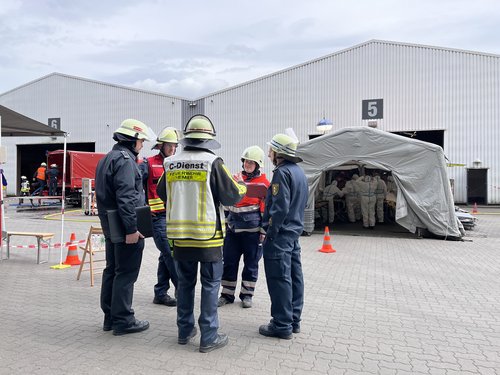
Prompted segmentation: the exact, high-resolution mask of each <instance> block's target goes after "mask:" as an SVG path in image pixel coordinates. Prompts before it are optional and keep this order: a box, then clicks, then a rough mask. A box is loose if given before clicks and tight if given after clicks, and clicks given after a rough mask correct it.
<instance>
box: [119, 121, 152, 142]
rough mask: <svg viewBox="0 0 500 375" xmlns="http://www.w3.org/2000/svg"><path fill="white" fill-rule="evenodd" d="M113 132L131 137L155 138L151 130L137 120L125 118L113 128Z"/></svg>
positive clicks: (146, 139)
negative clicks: (118, 125)
mask: <svg viewBox="0 0 500 375" xmlns="http://www.w3.org/2000/svg"><path fill="white" fill-rule="evenodd" d="M115 133H118V134H123V135H126V136H128V137H131V138H133V139H144V140H145V141H151V140H153V139H155V138H156V136H155V135H154V133H153V131H152V130H151V129H150V128H149V127H148V126H147V125H146V124H144V123H142V122H140V121H139V120H133V119H127V120H124V121H123V122H122V123H121V125H120V127H119V128H118V129H116V130H115Z"/></svg>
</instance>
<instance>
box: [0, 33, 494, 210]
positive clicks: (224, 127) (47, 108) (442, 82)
mask: <svg viewBox="0 0 500 375" xmlns="http://www.w3.org/2000/svg"><path fill="white" fill-rule="evenodd" d="M0 105H3V106H5V107H8V108H10V109H12V110H14V111H17V112H19V113H21V114H23V115H25V116H27V117H30V118H32V119H35V120H37V121H40V122H42V123H46V124H49V125H51V126H54V127H59V128H60V129H61V130H64V131H65V132H68V133H69V135H68V137H67V141H68V149H75V150H87V151H98V152H107V151H108V150H109V149H110V148H111V146H112V144H113V143H114V142H113V140H112V133H113V131H114V130H115V129H116V128H117V127H118V126H119V124H120V122H121V121H122V120H123V119H125V118H130V117H131V118H137V119H140V120H141V121H144V122H145V123H146V124H148V125H150V126H151V127H152V128H153V129H154V130H155V131H159V130H160V129H161V128H162V127H164V126H167V125H169V126H175V127H177V128H180V129H181V128H182V126H183V125H184V124H185V123H186V121H187V120H188V119H189V117H190V116H191V115H192V114H195V113H204V114H206V115H207V116H209V117H210V118H211V119H212V120H213V122H214V124H215V126H216V129H217V139H218V140H219V142H220V143H221V144H222V149H221V150H219V151H218V154H219V155H221V156H222V157H223V158H224V160H225V162H226V164H227V165H228V166H229V167H230V168H231V169H232V170H233V171H235V172H236V171H237V170H239V168H240V164H241V163H240V160H239V159H240V154H241V152H242V150H243V149H244V148H245V147H247V146H249V145H252V144H257V145H259V146H261V147H262V148H264V149H265V150H267V145H266V142H267V141H268V140H269V139H270V138H271V137H272V136H273V135H274V134H275V133H277V132H283V131H284V130H285V129H286V128H293V129H294V131H295V133H296V134H297V136H298V138H299V139H300V140H301V141H306V140H308V139H311V138H314V137H317V136H320V135H321V134H322V133H321V132H319V131H318V130H317V127H316V125H317V124H318V122H319V121H320V120H322V119H323V118H326V119H329V120H331V122H332V123H333V125H332V129H331V130H330V131H335V130H338V129H341V128H345V127H353V126H371V127H376V128H377V129H379V130H384V131H387V132H392V133H397V134H400V135H402V136H406V137H410V138H414V139H420V140H424V141H427V142H431V143H434V144H437V145H439V146H441V147H442V148H443V149H444V153H445V155H446V156H447V158H448V168H447V172H448V176H449V178H450V180H451V181H452V188H453V194H454V199H455V202H457V203H474V202H475V203H478V204H500V178H499V176H500V151H499V147H498V144H499V143H500V126H499V125H500V56H499V55H493V54H487V53H480V52H473V51H463V50H456V49H448V48H441V47H432V46H424V45H415V44H407V43H398V42H389V41H380V40H371V41H368V42H365V43H362V44H359V45H356V46H353V47H351V48H347V49H345V50H341V51H338V52H335V53H332V54H331V55H328V56H324V57H321V58H318V59H316V60H313V61H309V62H306V63H304V64H301V65H297V66H294V67H291V68H288V69H285V70H282V71H279V72H276V73H273V74H270V75H267V76H264V77H261V78H258V79H255V80H252V81H249V82H245V83H243V84H240V85H237V86H234V87H231V88H228V89H225V90H221V91H218V92H215V93H212V94H209V95H207V96H204V97H202V98H197V99H189V98H179V97H174V96H169V95H165V94H159V93H155V92H148V91H144V90H137V89H132V88H128V87H123V86H117V85H113V84H108V83H103V82H97V81H93V80H89V79H84V78H79V77H73V76H69V75H64V74H59V73H54V74H50V75H48V76H45V77H42V78H40V79H38V80H35V81H33V82H29V83H27V84H25V85H23V86H21V87H17V88H15V89H13V90H10V91H8V92H6V93H4V94H2V95H0ZM2 145H4V146H6V148H7V160H8V162H7V163H6V164H5V166H4V170H5V171H6V175H7V176H8V177H10V179H11V180H16V181H18V180H19V177H20V176H21V175H22V174H28V175H30V173H32V171H33V170H34V168H35V167H36V166H37V165H38V164H39V162H40V161H41V159H42V158H43V157H44V153H45V151H47V150H49V151H50V150H53V149H58V148H62V138H61V137H58V138H51V137H38V138H31V137H10V138H5V139H3V140H2ZM271 167H272V166H270V165H269V163H267V165H266V167H265V171H266V173H268V174H270V173H271V170H272V168H271ZM17 189H18V187H17V184H9V190H8V193H9V194H15V192H16V191H17Z"/></svg>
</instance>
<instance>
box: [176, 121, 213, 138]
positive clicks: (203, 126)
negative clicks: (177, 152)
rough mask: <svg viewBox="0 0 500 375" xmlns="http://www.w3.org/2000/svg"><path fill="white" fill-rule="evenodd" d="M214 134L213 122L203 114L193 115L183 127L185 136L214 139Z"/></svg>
mask: <svg viewBox="0 0 500 375" xmlns="http://www.w3.org/2000/svg"><path fill="white" fill-rule="evenodd" d="M215 134H216V133H215V127H214V124H212V121H210V119H209V118H208V117H207V116H205V115H194V116H193V117H191V118H190V119H189V121H188V122H187V124H186V127H185V128H184V136H185V137H186V138H195V139H214V137H215Z"/></svg>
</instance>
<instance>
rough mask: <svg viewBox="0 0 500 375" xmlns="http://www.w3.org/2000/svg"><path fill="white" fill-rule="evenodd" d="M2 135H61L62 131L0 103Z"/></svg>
mask: <svg viewBox="0 0 500 375" xmlns="http://www.w3.org/2000/svg"><path fill="white" fill-rule="evenodd" d="M0 116H1V120H2V122H1V124H2V137H26V136H31V137H33V136H53V137H54V136H62V135H64V132H63V131H62V130H57V129H54V128H51V127H50V126H48V125H45V124H42V123H41V122H38V121H36V120H33V119H31V118H29V117H26V116H24V115H22V114H20V113H18V112H15V111H13V110H12V109H9V108H7V107H4V106H2V105H0Z"/></svg>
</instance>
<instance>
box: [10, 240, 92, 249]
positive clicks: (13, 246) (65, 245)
mask: <svg viewBox="0 0 500 375" xmlns="http://www.w3.org/2000/svg"><path fill="white" fill-rule="evenodd" d="M85 242H87V240H79V241H73V242H66V243H64V245H63V246H64V247H68V246H69V245H78V244H81V243H85ZM3 246H7V244H6V243H5V242H4V243H3ZM36 247H37V245H10V248H12V249H36ZM40 247H41V248H42V249H47V248H48V247H49V245H47V244H46V243H41V244H40ZM50 247H51V248H54V249H55V248H58V247H61V243H60V242H58V243H55V244H53V245H51V246H50Z"/></svg>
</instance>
